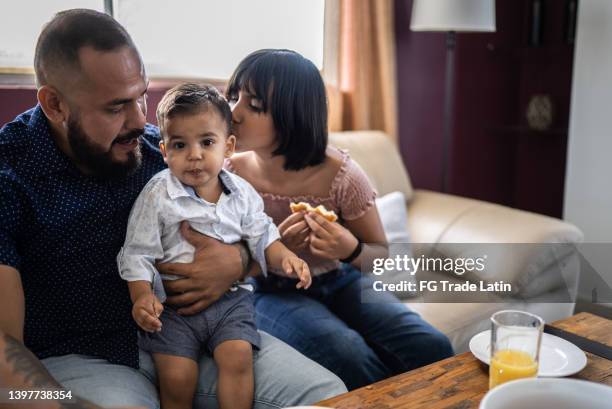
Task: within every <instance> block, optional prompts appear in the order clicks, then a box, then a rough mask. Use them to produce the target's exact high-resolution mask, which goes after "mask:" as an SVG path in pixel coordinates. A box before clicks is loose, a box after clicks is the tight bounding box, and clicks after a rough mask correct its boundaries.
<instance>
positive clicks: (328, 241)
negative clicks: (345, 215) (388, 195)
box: [305, 206, 388, 269]
mask: <svg viewBox="0 0 612 409" xmlns="http://www.w3.org/2000/svg"><path fill="white" fill-rule="evenodd" d="M305 220H306V222H307V223H308V226H309V227H310V229H311V230H312V233H311V234H310V237H309V242H310V251H311V252H312V254H314V255H315V256H318V257H323V258H327V259H329V260H343V259H346V258H348V257H350V256H351V254H353V252H354V251H355V249H356V248H357V246H358V245H359V242H361V243H363V248H362V251H361V254H360V255H359V256H358V257H357V258H355V259H354V260H352V261H351V264H352V265H353V266H355V267H356V268H359V269H361V263H362V262H363V261H366V260H372V258H383V257H387V254H388V252H387V243H386V239H385V233H384V231H383V228H382V224H381V222H380V218H379V217H378V210H377V209H376V207H375V206H371V207H370V208H369V209H368V210H367V211H366V212H365V213H364V214H363V216H361V217H359V218H357V219H355V220H352V221H347V222H346V227H345V226H342V225H341V224H339V223H336V222H330V221H328V220H327V219H325V218H324V217H323V216H321V215H319V214H317V213H314V212H309V213H307V214H306V216H305Z"/></svg>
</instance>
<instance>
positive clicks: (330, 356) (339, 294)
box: [255, 265, 453, 390]
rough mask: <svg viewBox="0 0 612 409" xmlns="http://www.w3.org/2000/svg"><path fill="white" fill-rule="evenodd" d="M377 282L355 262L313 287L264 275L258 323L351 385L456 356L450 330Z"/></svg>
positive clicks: (258, 300) (257, 296)
mask: <svg viewBox="0 0 612 409" xmlns="http://www.w3.org/2000/svg"><path fill="white" fill-rule="evenodd" d="M373 281H374V280H373V279H372V277H371V276H369V275H362V274H361V272H359V271H358V270H356V269H354V268H353V267H351V266H349V265H343V266H342V268H341V269H339V270H336V271H334V272H330V273H327V274H324V275H323V276H319V277H315V278H314V279H313V283H312V286H311V287H310V288H309V289H308V290H296V289H295V284H296V282H297V281H296V280H294V279H289V278H283V277H278V276H273V275H270V276H268V278H267V279H263V278H259V279H258V280H257V284H256V293H255V306H256V311H257V314H256V315H257V327H258V328H259V329H261V330H263V331H266V332H268V333H270V334H271V335H274V336H275V337H277V338H279V339H281V340H282V341H285V342H286V343H287V344H289V345H291V346H292V347H294V348H295V349H297V350H298V351H300V352H301V353H302V354H304V355H306V356H307V357H308V358H310V359H312V360H314V361H316V362H318V363H319V364H320V365H322V366H324V367H326V368H327V369H329V370H330V371H332V372H334V373H335V374H336V375H338V376H339V377H340V378H341V379H342V380H343V381H344V383H345V384H346V386H347V388H348V389H349V390H351V389H355V388H358V387H361V386H364V385H368V384H371V383H373V382H376V381H379V380H381V379H385V378H387V377H389V376H392V375H396V374H399V373H402V372H406V371H409V370H411V369H414V368H418V367H420V366H423V365H427V364H429V363H432V362H436V361H438V360H441V359H444V358H447V357H450V356H452V355H453V349H452V347H451V344H450V342H449V341H448V338H447V337H446V336H445V335H444V334H442V333H441V332H439V331H438V330H436V329H435V328H433V327H432V326H431V325H429V324H428V323H427V322H425V321H424V320H423V319H421V317H420V316H419V315H418V314H416V313H415V312H413V311H411V310H410V309H408V307H406V306H405V305H404V304H402V303H401V302H400V301H399V300H398V299H397V298H396V297H395V296H393V295H392V294H389V293H383V292H375V291H374V289H373V288H372V283H373ZM366 293H368V294H366ZM362 294H363V295H364V298H365V297H367V298H366V299H368V300H369V302H368V303H362V302H361V297H362ZM372 297H376V298H372ZM374 299H375V300H376V301H377V302H371V300H374Z"/></svg>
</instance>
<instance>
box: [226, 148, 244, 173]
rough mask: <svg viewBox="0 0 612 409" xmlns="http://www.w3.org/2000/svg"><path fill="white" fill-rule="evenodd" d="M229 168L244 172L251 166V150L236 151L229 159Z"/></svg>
mask: <svg viewBox="0 0 612 409" xmlns="http://www.w3.org/2000/svg"><path fill="white" fill-rule="evenodd" d="M227 165H228V168H229V170H231V171H233V172H236V173H242V171H244V170H245V169H246V168H248V166H249V152H241V153H235V154H233V155H232V157H231V158H229V159H228V160H227Z"/></svg>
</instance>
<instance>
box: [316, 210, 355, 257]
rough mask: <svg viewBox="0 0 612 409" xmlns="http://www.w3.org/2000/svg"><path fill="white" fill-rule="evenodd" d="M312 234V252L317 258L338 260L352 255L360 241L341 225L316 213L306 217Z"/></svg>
mask: <svg viewBox="0 0 612 409" xmlns="http://www.w3.org/2000/svg"><path fill="white" fill-rule="evenodd" d="M304 220H306V223H307V224H308V227H310V229H311V230H312V232H311V233H310V252H311V253H312V254H314V255H315V256H318V257H322V258H326V259H328V260H336V259H343V258H347V257H348V256H350V255H351V253H352V252H353V250H354V249H355V247H357V244H359V240H357V238H356V237H355V236H354V235H353V233H351V232H350V231H349V230H348V229H347V228H345V227H343V226H342V225H340V224H339V223H336V222H330V221H329V220H327V219H326V218H324V217H323V216H321V215H320V214H318V213H315V212H309V213H307V214H306V215H305V216H304Z"/></svg>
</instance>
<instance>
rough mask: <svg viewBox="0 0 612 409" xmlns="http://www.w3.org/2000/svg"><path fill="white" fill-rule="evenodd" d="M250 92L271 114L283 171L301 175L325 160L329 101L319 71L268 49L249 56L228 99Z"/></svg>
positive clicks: (294, 57) (232, 81)
mask: <svg viewBox="0 0 612 409" xmlns="http://www.w3.org/2000/svg"><path fill="white" fill-rule="evenodd" d="M240 91H247V92H248V93H249V94H251V95H253V96H255V97H256V98H258V99H259V100H261V102H262V110H263V112H268V110H270V112H271V113H272V119H273V121H274V128H275V129H276V137H277V138H278V148H277V149H276V150H275V151H274V152H273V155H283V156H284V157H285V164H284V168H285V170H300V169H303V168H305V167H307V166H315V165H318V164H320V163H323V161H324V160H325V149H326V147H327V99H326V96H325V85H324V84H323V79H322V78H321V74H320V73H319V70H318V69H317V67H316V66H315V65H314V64H313V63H312V62H311V61H310V60H308V59H306V58H304V57H302V56H301V55H300V54H298V53H296V52H295V51H291V50H275V49H265V50H259V51H255V52H253V53H251V54H249V55H248V56H247V57H246V58H245V59H244V60H242V61H241V62H240V64H239V65H238V68H236V71H234V73H233V74H232V77H231V78H230V80H229V83H228V86H227V89H226V93H225V95H226V97H227V99H228V100H230V101H232V100H237V99H238V93H239V92H240Z"/></svg>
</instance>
